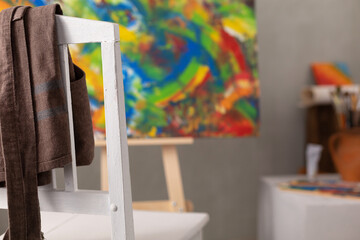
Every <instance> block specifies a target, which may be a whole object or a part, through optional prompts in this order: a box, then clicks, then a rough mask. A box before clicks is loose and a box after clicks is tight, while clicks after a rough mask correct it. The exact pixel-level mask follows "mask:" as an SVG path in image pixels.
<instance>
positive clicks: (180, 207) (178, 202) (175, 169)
mask: <svg viewBox="0 0 360 240" xmlns="http://www.w3.org/2000/svg"><path fill="white" fill-rule="evenodd" d="M162 157H163V163H164V172H165V178H166V185H167V190H168V194H169V199H170V201H171V202H172V205H173V207H174V210H175V211H179V212H185V211H187V209H186V201H185V196H184V189H183V183H182V178H181V170H180V164H179V158H178V154H177V150H176V147H175V146H173V145H170V146H168V145H164V146H162Z"/></svg>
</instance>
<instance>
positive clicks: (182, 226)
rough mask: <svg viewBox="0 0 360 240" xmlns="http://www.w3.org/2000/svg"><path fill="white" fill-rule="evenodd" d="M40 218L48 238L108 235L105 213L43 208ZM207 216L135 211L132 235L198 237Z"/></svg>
mask: <svg viewBox="0 0 360 240" xmlns="http://www.w3.org/2000/svg"><path fill="white" fill-rule="evenodd" d="M41 219H42V230H43V232H44V233H45V238H46V239H49V240H64V239H71V240H110V239H111V236H110V235H111V224H110V218H109V217H107V216H96V215H81V214H68V213H44V212H42V213H41ZM208 220H209V217H208V215H207V214H204V213H166V212H150V211H148V212H147V211H134V223H135V239H136V240H201V239H202V229H203V227H204V226H205V225H206V223H207V222H208ZM0 239H2V237H1V236H0Z"/></svg>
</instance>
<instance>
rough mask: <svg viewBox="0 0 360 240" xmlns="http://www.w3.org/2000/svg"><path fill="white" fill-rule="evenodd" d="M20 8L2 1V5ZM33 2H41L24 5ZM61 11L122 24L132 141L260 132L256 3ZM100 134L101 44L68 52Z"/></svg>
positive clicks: (84, 2)
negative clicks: (82, 72)
mask: <svg viewBox="0 0 360 240" xmlns="http://www.w3.org/2000/svg"><path fill="white" fill-rule="evenodd" d="M15 2H18V3H19V4H24V2H21V1H20V0H19V1H9V0H0V7H7V6H8V5H12V4H16V3H15ZM28 3H30V4H31V5H34V6H40V5H44V4H46V2H45V1H41V0H29V2H28ZM59 3H60V4H61V5H62V8H63V10H64V14H65V15H68V16H74V17H81V18H88V19H94V20H101V21H110V22H116V23H118V24H119V25H120V38H121V42H120V46H121V52H122V61H123V74H124V86H125V101H126V118H127V126H128V135H129V136H130V137H136V138H143V137H181V136H192V137H241V136H254V135H257V134H258V131H259V123H260V121H259V80H258V70H257V41H256V38H257V30H256V19H255V11H254V0H61V1H59ZM71 50H72V53H73V56H74V61H75V62H76V63H77V64H78V65H80V67H81V68H83V69H84V70H85V72H86V73H87V84H88V92H89V96H90V99H91V100H90V102H91V108H92V111H93V123H94V128H95V130H96V132H97V134H98V135H99V136H102V135H103V134H104V129H105V117H104V105H103V101H104V95H103V90H102V79H101V77H100V76H101V55H100V51H101V50H100V45H98V44H86V45H81V46H80V45H77V46H74V47H72V49H71Z"/></svg>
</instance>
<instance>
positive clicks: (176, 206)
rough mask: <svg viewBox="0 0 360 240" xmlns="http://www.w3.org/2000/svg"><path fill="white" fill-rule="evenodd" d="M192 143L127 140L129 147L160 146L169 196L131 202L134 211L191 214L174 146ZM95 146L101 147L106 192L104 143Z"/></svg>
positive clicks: (190, 206)
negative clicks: (165, 198)
mask: <svg viewBox="0 0 360 240" xmlns="http://www.w3.org/2000/svg"><path fill="white" fill-rule="evenodd" d="M193 143H194V139H193V138H156V139H128V145H129V146H161V150H162V158H163V164H164V173H165V178H166V186H167V191H168V195H169V199H168V200H159V201H141V202H133V208H134V209H138V210H153V211H168V212H191V211H192V210H193V204H192V202H191V201H188V200H186V199H185V195H184V188H183V183H182V177H181V169H180V164H179V157H178V153H177V149H176V145H190V144H193ZM95 145H96V146H97V147H101V166H100V168H101V190H105V191H106V190H107V189H108V175H107V173H108V170H107V161H106V141H105V140H96V141H95Z"/></svg>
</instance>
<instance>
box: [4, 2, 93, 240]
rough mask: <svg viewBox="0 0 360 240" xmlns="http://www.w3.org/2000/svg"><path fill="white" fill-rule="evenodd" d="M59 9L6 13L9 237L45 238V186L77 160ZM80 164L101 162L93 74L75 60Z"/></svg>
mask: <svg viewBox="0 0 360 240" xmlns="http://www.w3.org/2000/svg"><path fill="white" fill-rule="evenodd" d="M55 14H62V11H61V9H60V6H59V5H49V6H44V7H37V8H30V7H13V8H9V9H5V10H3V11H1V12H0V103H1V104H0V136H1V137H0V146H1V154H0V182H3V183H4V182H6V187H7V194H8V208H9V231H8V232H7V234H6V236H5V239H12V240H39V239H41V234H40V233H41V227H40V209H39V200H38V194H37V186H38V185H43V184H47V183H49V182H50V179H51V178H50V174H49V170H51V169H54V168H58V167H63V166H64V165H66V164H68V163H70V162H71V149H70V137H69V122H68V114H67V108H66V98H65V94H64V88H63V83H62V82H61V72H60V65H59V61H60V60H59V53H58V46H57V40H56V39H57V38H56V37H57V36H56V23H55ZM70 78H71V95H72V102H73V103H72V107H73V120H74V132H75V146H76V157H77V165H88V164H90V163H91V162H92V159H93V156H94V140H93V132H92V123H91V115H90V108H89V99H88V95H87V90H86V83H85V74H84V73H83V71H82V70H81V69H79V68H78V67H76V66H74V65H73V64H72V61H71V59H70Z"/></svg>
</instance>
